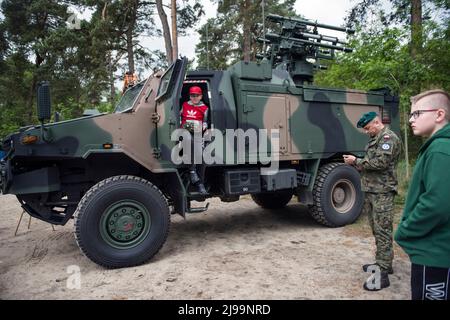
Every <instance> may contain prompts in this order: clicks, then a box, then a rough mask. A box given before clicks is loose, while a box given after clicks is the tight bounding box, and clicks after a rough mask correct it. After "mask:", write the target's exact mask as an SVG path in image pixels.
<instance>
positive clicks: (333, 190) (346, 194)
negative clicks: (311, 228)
mask: <svg viewBox="0 0 450 320" xmlns="http://www.w3.org/2000/svg"><path fill="white" fill-rule="evenodd" d="M313 200H314V204H313V205H312V206H311V207H310V213H311V215H312V217H313V218H314V219H315V220H316V221H317V222H319V223H321V224H323V225H326V226H328V227H340V226H344V225H346V224H350V223H353V222H354V221H355V220H356V219H357V218H358V217H359V215H360V214H361V211H362V206H363V203H364V195H363V192H362V191H361V178H360V175H359V173H358V171H357V170H356V169H355V168H354V167H352V166H349V165H345V164H343V163H337V162H333V163H328V164H325V165H323V166H322V167H321V168H320V169H319V172H318V174H317V178H316V181H315V182H314V189H313Z"/></svg>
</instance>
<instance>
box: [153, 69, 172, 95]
mask: <svg viewBox="0 0 450 320" xmlns="http://www.w3.org/2000/svg"><path fill="white" fill-rule="evenodd" d="M173 69H174V64H172V65H171V66H170V68H169V69H168V70H166V72H164V74H163V76H162V77H161V83H160V84H159V88H158V95H157V97H156V100H158V99H160V98H161V97H162V96H164V95H165V94H166V93H167V91H168V90H169V87H170V86H169V84H170V79H171V77H172V74H173Z"/></svg>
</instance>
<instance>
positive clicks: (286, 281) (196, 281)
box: [0, 196, 410, 300]
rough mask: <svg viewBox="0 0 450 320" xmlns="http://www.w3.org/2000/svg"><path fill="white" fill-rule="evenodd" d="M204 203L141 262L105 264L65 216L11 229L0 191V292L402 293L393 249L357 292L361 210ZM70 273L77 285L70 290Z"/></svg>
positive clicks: (102, 295)
mask: <svg viewBox="0 0 450 320" xmlns="http://www.w3.org/2000/svg"><path fill="white" fill-rule="evenodd" d="M210 202H211V206H210V210H209V211H208V212H206V213H199V214H195V215H190V216H188V217H187V219H186V220H184V219H182V218H181V217H180V216H178V215H176V216H172V225H171V232H170V234H169V237H168V240H167V242H166V244H165V245H164V247H163V248H162V250H161V251H160V252H159V253H158V254H157V255H156V256H155V257H154V258H153V260H152V261H150V262H149V263H147V264H146V265H142V266H139V267H135V268H128V269H120V270H106V269H103V268H101V267H99V266H97V265H96V264H94V263H93V262H91V261H90V260H89V259H87V258H86V257H85V256H84V255H83V254H82V253H81V251H80V250H79V249H78V247H77V244H76V242H75V239H74V236H73V222H69V223H68V224H67V225H66V226H64V227H61V226H56V227H55V229H56V231H53V230H52V227H51V225H49V224H46V223H44V222H41V221H38V220H36V219H32V220H31V227H30V229H29V230H28V222H29V218H28V216H24V219H23V220H22V223H21V225H20V228H19V232H18V234H17V236H14V231H15V228H16V226H17V222H18V219H19V217H20V213H21V212H22V211H21V208H20V206H19V204H18V202H17V201H16V198H15V197H12V196H0V215H1V219H0V299H116V300H121V299H289V300H292V299H409V295H410V293H409V272H410V270H409V269H410V263H409V260H408V258H407V257H406V256H405V255H404V253H403V252H401V250H400V249H399V248H398V247H396V259H395V261H394V270H395V274H394V275H393V276H391V277H390V279H391V286H390V287H389V288H387V289H384V290H381V291H379V292H366V291H364V290H363V289H362V284H363V281H364V280H365V279H366V278H367V276H368V274H366V273H364V272H363V271H362V269H361V265H362V264H364V263H368V262H372V261H373V250H374V241H373V239H372V236H371V234H370V231H369V229H368V227H367V226H366V221H365V220H366V219H365V217H362V218H360V220H359V221H358V222H357V223H356V224H354V225H351V226H347V227H344V228H337V229H330V228H326V227H323V226H320V225H318V224H317V223H316V222H315V221H314V220H313V219H312V218H310V216H309V215H308V213H307V211H306V210H305V208H304V207H303V206H301V205H300V204H298V203H296V202H294V201H293V202H292V203H291V204H290V205H289V206H288V207H287V208H286V209H284V210H277V211H269V210H264V209H261V208H259V207H258V206H257V205H255V204H254V203H253V201H252V200H250V199H249V198H248V197H247V198H245V199H242V200H240V201H239V202H235V203H229V204H227V203H221V202H220V200H218V199H212V200H210ZM74 265H75V266H77V267H76V268H75V269H70V268H69V273H68V267H69V266H74ZM72 268H73V267H72ZM77 268H79V269H77ZM74 270H75V271H76V270H80V279H81V288H80V289H71V287H72V286H73V285H74V284H75V285H76V283H77V282H76V280H75V282H74V278H73V275H74V274H73V272H74Z"/></svg>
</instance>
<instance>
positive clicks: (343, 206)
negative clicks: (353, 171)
mask: <svg viewBox="0 0 450 320" xmlns="http://www.w3.org/2000/svg"><path fill="white" fill-rule="evenodd" d="M332 190H333V191H332V204H333V207H334V209H335V210H336V211H337V212H339V213H341V214H345V213H347V212H349V211H350V210H351V209H352V208H353V206H354V205H355V202H356V190H355V187H354V186H353V184H352V183H351V182H350V181H349V180H346V179H342V180H339V181H337V182H336V183H335V184H334V186H333V189H332Z"/></svg>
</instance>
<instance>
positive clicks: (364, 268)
mask: <svg viewBox="0 0 450 320" xmlns="http://www.w3.org/2000/svg"><path fill="white" fill-rule="evenodd" d="M370 266H378V264H376V263H369V264H365V265H363V266H362V269H363V271H364V272H367V270H369V267H370ZM380 269H381V267H380ZM386 271H387V273H388V274H394V269H392V267H390V268H389V269H387V270H386Z"/></svg>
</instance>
